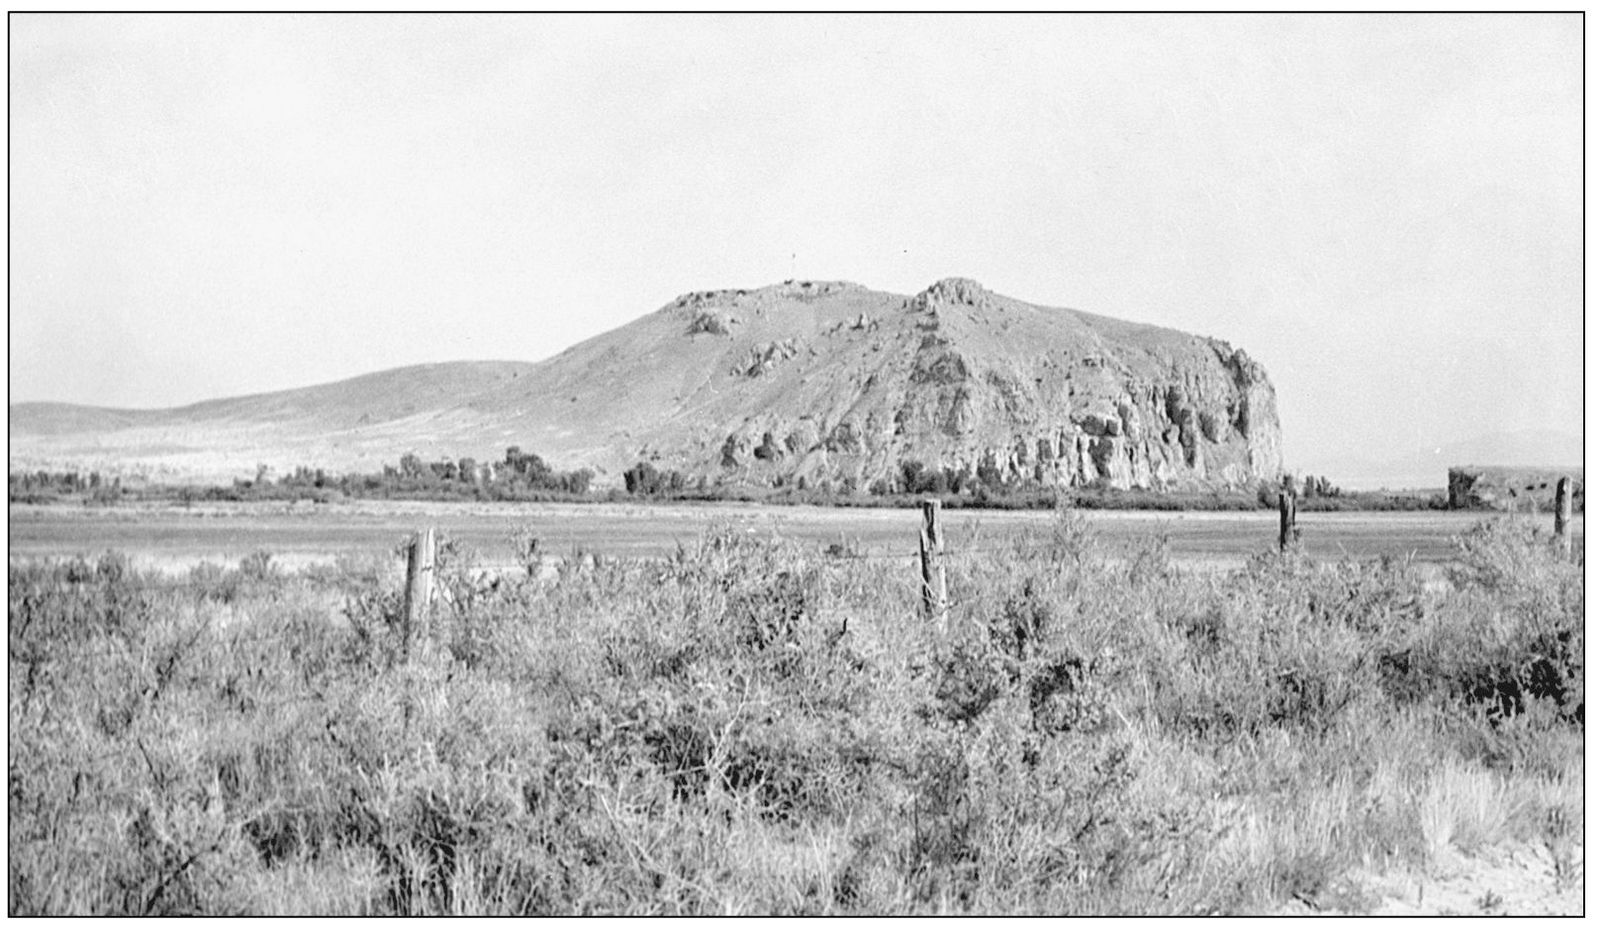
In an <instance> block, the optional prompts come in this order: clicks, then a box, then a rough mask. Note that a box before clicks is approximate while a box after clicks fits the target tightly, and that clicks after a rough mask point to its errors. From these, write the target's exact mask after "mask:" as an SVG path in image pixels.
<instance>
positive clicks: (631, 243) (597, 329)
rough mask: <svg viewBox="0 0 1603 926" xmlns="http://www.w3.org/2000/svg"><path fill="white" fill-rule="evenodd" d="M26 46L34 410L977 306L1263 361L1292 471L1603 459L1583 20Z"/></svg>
mask: <svg viewBox="0 0 1603 926" xmlns="http://www.w3.org/2000/svg"><path fill="white" fill-rule="evenodd" d="M9 26H10V29H9V34H10V42H9V78H10V80H9V86H10V93H9V99H8V103H9V116H10V122H9V127H10V223H9V237H8V246H9V257H10V276H9V280H10V283H9V285H10V291H9V318H10V330H9V365H8V368H9V375H8V399H9V401H10V402H22V401H62V402H73V403H82V404H90V405H102V406H114V407H129V408H150V407H165V406H173V405H182V404H188V403H191V402H197V401H202V400H205V399H212V398H220V397H224V396H233V395H242V394H248V393H255V392H265V391H272V390H278V389H286V388H293V387H298V386H306V385H313V384H317V383H323V382H330V381H334V380H338V379H343V378H347V377H350V376H356V375H360V374H363V373H368V372H373V371H377V370H383V369H389V368H393V367H398V366H405V365H409V364H415V363H431V362H438V361H448V360H528V361H536V360H540V359H543V358H545V357H549V356H552V355H554V354H556V353H558V352H560V351H561V350H563V349H564V348H566V347H568V346H569V345H572V344H574V343H577V342H579V341H581V340H583V339H585V338H588V337H591V336H594V335H596V334H599V333H602V332H604V331H607V330H609V329H611V328H614V327H617V326H618V325H621V324H624V323H626V322H629V321H631V320H633V319H635V318H637V317H639V316H641V315H644V314H646V313H648V312H651V311H654V310H655V309H657V308H659V307H661V306H663V305H664V304H666V303H667V302H669V301H671V300H672V299H673V298H674V297H676V296H677V295H678V294H680V293H683V292H687V291H690V290H701V289H715V288H724V287H751V286H761V285H765V284H769V283H776V282H779V281H782V280H784V279H788V278H797V279H819V280H851V281H854V282H857V283H861V284H863V285H865V286H868V287H870V288H872V289H879V290H887V291H891V292H899V293H908V294H911V293H916V292H918V291H919V290H921V289H923V288H924V287H925V286H927V285H929V284H930V283H932V282H934V281H935V280H938V279H941V278H943V277H948V276H967V277H972V278H974V279H976V280H978V281H980V282H981V283H982V284H984V285H985V286H986V287H987V288H989V289H991V290H992V291H994V292H998V293H1001V294H1004V295H1008V296H1012V297H1015V298H1019V299H1023V300H1026V301H1029V302H1034V303H1037V304H1042V305H1050V306H1067V307H1073V308H1078V309H1083V310H1086V311H1091V312H1096V313H1099V314H1104V315H1113V316H1117V317H1120V318H1126V319H1130V320H1133V321H1141V322H1147V323H1150V324H1157V325H1163V326H1167V327H1172V328H1179V329H1182V330H1185V331H1189V332H1193V333H1197V334H1204V335H1209V336H1213V337H1218V338H1223V339H1225V340H1227V341H1229V342H1231V343H1232V344H1233V345H1235V346H1237V347H1241V348H1245V349H1246V350H1247V352H1248V353H1249V354H1251V355H1252V356H1253V357H1255V358H1256V359H1258V360H1259V361H1261V362H1262V363H1263V364H1264V365H1265V366H1266V367H1267V368H1268V370H1269V375H1270V378H1271V380H1272V382H1273V383H1274V385H1275V387H1276V391H1277V394H1278V402H1279V411H1280V418H1281V423H1282V428H1283V435H1284V446H1285V456H1286V462H1287V465H1288V466H1292V467H1294V468H1295V467H1298V466H1300V465H1306V464H1308V463H1310V462H1312V461H1317V460H1326V459H1336V458H1342V457H1347V456H1352V457H1361V458H1368V459H1390V458H1395V457H1399V456H1404V455H1408V454H1412V453H1416V452H1419V451H1421V450H1424V449H1427V448H1429V447H1432V446H1436V445H1440V444H1444V443H1450V442H1453V441H1455V440H1459V439H1462V438H1464V437H1468V436H1472V435H1478V434H1482V433H1491V432H1500V431H1510V430H1525V429H1552V430H1559V431H1564V432H1569V433H1579V432H1580V430H1581V424H1582V369H1583V346H1582V338H1581V336H1582V317H1583V313H1582V270H1583V261H1582V192H1581V191H1582V166H1583V165H1582V97H1581V92H1582V82H1583V81H1582V76H1583V74H1582V72H1583V65H1582V21H1581V17H1580V16H1579V15H1440V14H1430V15H1418V16H1408V15H1373V16H1360V15H1329V16H1312V15H1265V16H1259V15H1196V16H1188V15H1133V16H1132V15H1125V16H1118V15H1109V16H1069V15H1060V16H1045V17H1035V16H1017V15H1014V16H997V17H990V16H934V15H917V16H910V15H903V16H877V17H863V16H822V15H819V16H717V15H707V16H640V15H632V16H505V17H503V16H482V15H474V16H440V17H431V16H412V15H405V16H369V15H362V16H291V15H266V16H241V15H214V16H201V15H155V16H88V15H22V14H12V15H11V16H10V17H9Z"/></svg>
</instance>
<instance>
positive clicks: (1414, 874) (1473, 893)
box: [1275, 840, 1586, 916]
mask: <svg viewBox="0 0 1603 926" xmlns="http://www.w3.org/2000/svg"><path fill="white" fill-rule="evenodd" d="M1583 851H1584V850H1583V847H1582V844H1581V842H1580V841H1579V840H1575V841H1571V842H1570V843H1568V844H1567V846H1565V845H1561V846H1558V847H1557V851H1556V852H1555V851H1554V849H1552V848H1549V847H1548V846H1547V845H1544V844H1543V843H1541V842H1529V843H1504V844H1503V845H1501V846H1498V847H1497V848H1493V849H1488V850H1485V851H1483V852H1478V853H1476V854H1475V855H1474V856H1465V855H1463V854H1461V853H1459V852H1457V851H1456V850H1452V849H1449V850H1447V853H1446V854H1445V856H1444V857H1443V858H1442V859H1441V860H1439V861H1438V863H1437V865H1436V866H1435V870H1434V871H1430V872H1422V871H1395V870H1394V871H1388V872H1383V873H1382V872H1372V871H1359V872H1354V873H1350V874H1348V875H1346V876H1344V877H1342V878H1341V879H1339V881H1338V882H1337V883H1336V884H1335V885H1334V886H1332V887H1331V888H1329V889H1327V890H1326V891H1324V892H1323V893H1322V894H1321V895H1320V896H1319V897H1315V898H1304V899H1299V900H1293V901H1292V902H1290V903H1288V904H1287V905H1285V906H1284V907H1282V908H1281V909H1279V910H1276V911H1275V914H1276V915H1278V916H1351V915H1354V914H1365V915H1370V916H1581V915H1582V914H1583V913H1584V912H1585V905H1586V898H1585V894H1584V891H1583V886H1584V881H1585V879H1584V877H1583V868H1582V853H1583Z"/></svg>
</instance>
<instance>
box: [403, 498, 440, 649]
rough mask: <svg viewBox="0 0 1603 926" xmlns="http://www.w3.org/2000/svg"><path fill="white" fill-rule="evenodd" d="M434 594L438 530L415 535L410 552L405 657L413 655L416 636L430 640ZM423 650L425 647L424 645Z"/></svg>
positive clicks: (407, 559)
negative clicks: (429, 631) (430, 604)
mask: <svg viewBox="0 0 1603 926" xmlns="http://www.w3.org/2000/svg"><path fill="white" fill-rule="evenodd" d="M433 593H434V528H432V527H430V528H425V529H424V530H422V531H419V532H418V533H416V534H413V535H412V542H411V544H409V545H408V546H407V551H406V594H405V597H404V598H403V599H402V605H401V611H402V616H401V658H402V659H403V660H410V659H411V656H412V635H413V633H417V634H418V635H419V639H420V642H421V641H423V640H427V639H428V630H429V624H428V618H429V600H430V598H431V597H432V596H433ZM420 648H421V646H420Z"/></svg>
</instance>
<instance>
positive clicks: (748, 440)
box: [9, 279, 1281, 488]
mask: <svg viewBox="0 0 1603 926" xmlns="http://www.w3.org/2000/svg"><path fill="white" fill-rule="evenodd" d="M9 432H10V438H11V444H10V459H9V463H10V466H11V468H12V470H13V471H15V470H17V469H19V468H23V469H33V468H68V467H71V468H98V469H102V470H105V471H114V472H142V473H145V474H148V475H151V476H153V477H155V478H158V479H168V480H176V479H183V478H218V477H228V476H236V475H238V476H245V475H250V474H252V473H254V472H255V469H256V466H257V464H258V463H264V464H267V465H269V466H271V467H273V468H275V469H278V470H280V471H282V470H283V469H285V468H289V467H293V466H296V465H312V466H321V467H325V468H328V469H331V470H335V471H343V472H352V471H376V470H378V469H379V468H380V467H381V466H382V465H383V464H385V463H393V462H394V461H395V460H396V459H397V458H398V457H399V456H400V455H401V454H403V453H409V452H410V453H416V454H418V455H419V456H420V457H422V458H424V459H425V460H430V459H441V458H446V457H449V458H451V459H457V458H459V457H463V456H471V457H474V458H476V459H478V460H480V461H483V460H486V459H499V458H500V457H501V456H502V455H503V454H504V452H505V449H506V448H507V447H509V446H518V447H520V448H522V450H524V451H525V452H534V453H539V454H541V455H542V456H543V457H545V458H546V460H547V461H548V462H549V463H551V464H552V465H554V466H557V467H560V468H564V469H567V468H576V467H579V466H588V467H591V468H593V469H595V470H597V472H598V473H599V474H600V475H601V477H602V478H601V479H598V480H597V482H598V484H600V485H607V484H619V481H620V480H619V476H620V474H621V473H622V471H623V470H624V469H627V468H628V467H630V466H632V465H634V464H635V463H637V462H640V461H649V462H650V463H651V464H652V465H653V466H655V467H657V468H659V469H666V468H671V469H677V470H681V471H683V472H686V473H689V474H691V475H692V476H703V477H706V478H707V479H708V480H709V481H712V482H720V483H746V484H770V485H771V484H776V483H780V482H785V481H795V480H798V479H804V480H807V482H808V484H810V485H817V486H829V485H840V484H842V483H853V484H857V485H859V486H861V487H866V486H867V485H868V483H869V482H870V481H871V480H876V479H881V478H894V477H895V476H896V475H897V474H898V473H900V472H901V471H902V470H903V468H904V466H905V465H907V464H913V465H918V466H923V467H927V468H944V469H947V470H962V471H965V472H968V473H984V474H987V475H988V476H989V477H991V478H995V479H999V480H1002V481H1008V482H1019V481H1023V482H1039V483H1044V484H1061V485H1086V484H1092V483H1100V484H1105V485H1109V486H1112V487H1120V488H1123V487H1131V486H1142V487H1151V488H1171V487H1173V488H1181V487H1183V488H1208V487H1227V486H1248V485H1252V484H1254V483H1256V481H1258V480H1260V479H1264V478H1273V477H1275V476H1276V475H1278V473H1279V471H1280V466H1281V460H1280V426H1279V418H1278V414H1277V411H1276V408H1275V397H1274V388H1273V386H1272V385H1271V384H1270V382H1269V379H1268V375H1267V373H1266V371H1264V369H1263V368H1262V367H1261V366H1260V365H1259V364H1257V363H1256V362H1255V361H1253V360H1252V359H1251V358H1249V357H1248V356H1247V355H1246V354H1245V353H1244V352H1242V351H1238V350H1234V349H1233V348H1231V346H1230V345H1229V344H1227V343H1225V342H1223V341H1218V340H1214V339H1211V338H1204V337H1198V336H1194V335H1190V334H1185V333H1183V332H1179V331H1174V330H1170V329H1166V328H1159V327H1154V326H1150V325H1141V324H1135V323H1131V322H1125V321H1120V320H1118V319H1114V318H1108V317H1105V316H1099V315H1093V314H1090V313H1086V312H1080V311H1075V310H1071V309H1054V308H1045V307H1041V306H1036V305H1031V304H1028V303H1024V302H1020V301H1017V300H1014V299H1009V298H1007V297H1005V296H1000V295H997V294H995V293H991V292H989V291H988V290H986V289H984V288H983V287H981V286H980V285H979V284H977V283H974V282H973V281H970V280H963V279H949V280H942V281H940V282H938V283H936V284H934V285H932V286H930V287H929V288H927V289H926V290H924V291H923V292H921V293H919V294H917V295H915V296H902V295H897V294H894V293H885V292H878V291H874V290H870V289H867V288H864V287H862V286H859V285H857V284H854V283H844V282H811V281H808V282H796V281H787V282H786V283H783V284H779V285H775V286H767V287H761V288H756V289H734V290H717V291H704V292H694V293H688V294H686V295H683V296H680V297H679V298H677V299H675V300H674V301H672V302H671V303H669V304H668V305H666V306H663V307H662V308H660V309H658V310H657V311H655V312H652V313H650V314H647V315H645V316H643V317H641V318H639V319H637V320H635V321H633V322H631V323H629V324H626V325H624V326H622V327H620V328H617V329H614V330H612V331H609V332H607V333H604V334H601V335H598V336H597V337H594V338H591V339H590V340H588V341H585V342H583V343H581V344H578V345H575V346H574V347H572V348H570V349H568V350H567V351H564V352H563V353H561V354H559V355H557V356H555V357H552V358H550V359H548V360H545V361H542V362H540V363H515V362H497V363H489V362H486V363H441V364H430V365H426V366H416V367H405V368H401V369H396V370H388V371H385V372H381V373H374V374H370V375H367V376H360V377H357V378H355V379H350V380H345V381H341V382H336V383H330V384H327V385H320V386H312V387H308V388H304V389H294V390H289V391H284V392H274V393H265V394H261V395H252V396H243V397H238V398H228V399H218V400H214V401H209V402H202V403H199V404H196V405H189V406H185V407H183V408H173V409H162V410H148V411H146V410H139V411H134V410H122V409H105V408H87V407H83V406H70V405H60V404H49V403H28V404H21V405H14V406H11V408H10V422H9Z"/></svg>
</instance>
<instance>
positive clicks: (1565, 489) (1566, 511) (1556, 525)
mask: <svg viewBox="0 0 1603 926" xmlns="http://www.w3.org/2000/svg"><path fill="white" fill-rule="evenodd" d="M1573 492H1574V488H1573V485H1572V484H1571V482H1570V477H1568V476H1561V477H1559V481H1558V495H1557V496H1556V497H1555V498H1554V499H1553V533H1554V534H1555V535H1557V537H1558V546H1559V549H1560V550H1562V551H1564V558H1565V559H1566V560H1568V559H1569V558H1570V499H1571V497H1572V495H1573Z"/></svg>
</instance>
